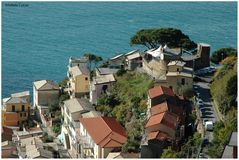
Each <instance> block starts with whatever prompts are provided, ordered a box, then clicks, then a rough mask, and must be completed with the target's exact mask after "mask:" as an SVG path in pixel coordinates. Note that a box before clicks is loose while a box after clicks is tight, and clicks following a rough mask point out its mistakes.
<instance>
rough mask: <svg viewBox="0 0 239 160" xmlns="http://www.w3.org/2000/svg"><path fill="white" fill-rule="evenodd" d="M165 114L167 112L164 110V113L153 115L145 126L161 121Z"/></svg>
mask: <svg viewBox="0 0 239 160" xmlns="http://www.w3.org/2000/svg"><path fill="white" fill-rule="evenodd" d="M165 114H166V112H163V113H159V114H156V115H153V116H151V117H150V118H149V120H148V122H147V123H146V125H145V128H148V127H150V126H153V125H157V124H159V123H161V121H162V119H163V117H164V115H165Z"/></svg>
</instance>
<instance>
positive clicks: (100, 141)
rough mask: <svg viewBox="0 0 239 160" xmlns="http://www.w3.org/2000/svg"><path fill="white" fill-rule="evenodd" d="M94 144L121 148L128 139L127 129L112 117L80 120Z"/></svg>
mask: <svg viewBox="0 0 239 160" xmlns="http://www.w3.org/2000/svg"><path fill="white" fill-rule="evenodd" d="M80 122H81V123H82V125H83V126H84V127H85V129H86V130H87V132H88V133H89V135H90V136H91V137H92V139H93V140H94V142H95V143H96V144H97V145H99V146H101V147H103V148H108V147H121V146H122V145H123V144H124V143H125V142H126V139H127V136H126V132H125V129H124V128H123V127H122V126H121V125H120V124H119V122H117V121H116V120H115V118H112V117H92V118H80Z"/></svg>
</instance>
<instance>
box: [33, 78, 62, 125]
mask: <svg viewBox="0 0 239 160" xmlns="http://www.w3.org/2000/svg"><path fill="white" fill-rule="evenodd" d="M59 92H60V90H59V86H58V85H57V84H56V83H54V82H53V81H50V80H41V81H35V82H33V107H34V108H37V110H38V112H37V117H38V119H40V120H41V121H42V123H43V125H45V126H46V125H47V124H48V122H47V121H48V120H47V116H46V114H47V113H48V111H49V110H48V107H49V106H50V105H54V104H58V98H59V94H60V93H59Z"/></svg>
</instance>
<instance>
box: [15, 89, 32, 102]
mask: <svg viewBox="0 0 239 160" xmlns="http://www.w3.org/2000/svg"><path fill="white" fill-rule="evenodd" d="M11 97H18V98H25V99H26V101H27V102H28V103H30V91H23V92H19V93H14V94H11Z"/></svg>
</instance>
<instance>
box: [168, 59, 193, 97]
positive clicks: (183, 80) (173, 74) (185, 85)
mask: <svg viewBox="0 0 239 160" xmlns="http://www.w3.org/2000/svg"><path fill="white" fill-rule="evenodd" d="M185 64H186V63H185V62H182V61H171V62H169V63H168V65H167V66H168V69H167V74H166V81H167V86H169V87H170V88H172V89H173V91H174V92H175V93H176V94H177V95H183V93H184V92H186V91H187V90H192V87H193V69H192V68H189V67H184V65H185Z"/></svg>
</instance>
